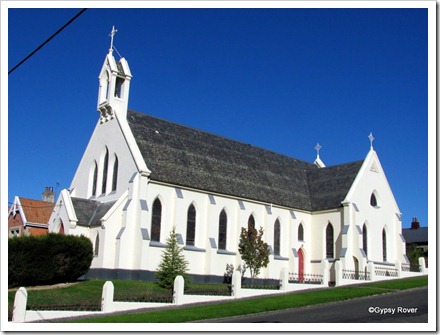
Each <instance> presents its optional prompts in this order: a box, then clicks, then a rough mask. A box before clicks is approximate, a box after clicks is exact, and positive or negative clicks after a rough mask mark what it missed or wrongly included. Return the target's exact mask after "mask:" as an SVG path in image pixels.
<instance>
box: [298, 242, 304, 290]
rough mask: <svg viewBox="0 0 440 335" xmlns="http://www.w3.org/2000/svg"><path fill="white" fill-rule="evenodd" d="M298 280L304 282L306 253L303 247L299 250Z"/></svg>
mask: <svg viewBox="0 0 440 335" xmlns="http://www.w3.org/2000/svg"><path fill="white" fill-rule="evenodd" d="M298 281H299V282H300V283H303V282H304V253H303V251H302V249H299V251H298Z"/></svg>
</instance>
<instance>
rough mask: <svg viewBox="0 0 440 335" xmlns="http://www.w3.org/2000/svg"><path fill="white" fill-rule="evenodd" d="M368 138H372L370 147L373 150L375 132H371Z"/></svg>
mask: <svg viewBox="0 0 440 335" xmlns="http://www.w3.org/2000/svg"><path fill="white" fill-rule="evenodd" d="M368 138H369V139H370V149H371V150H373V141H374V137H373V133H371V132H370V135H368Z"/></svg>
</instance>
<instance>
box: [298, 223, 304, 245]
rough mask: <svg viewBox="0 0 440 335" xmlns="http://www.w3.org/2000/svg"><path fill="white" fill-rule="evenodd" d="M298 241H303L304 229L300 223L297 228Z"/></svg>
mask: <svg viewBox="0 0 440 335" xmlns="http://www.w3.org/2000/svg"><path fill="white" fill-rule="evenodd" d="M298 241H304V227H303V225H302V223H300V224H299V227H298Z"/></svg>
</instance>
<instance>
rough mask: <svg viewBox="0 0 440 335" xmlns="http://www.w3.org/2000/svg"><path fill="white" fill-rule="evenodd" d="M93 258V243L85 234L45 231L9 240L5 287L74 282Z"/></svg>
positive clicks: (87, 267) (86, 269) (85, 270)
mask: <svg viewBox="0 0 440 335" xmlns="http://www.w3.org/2000/svg"><path fill="white" fill-rule="evenodd" d="M92 259H93V245H92V242H91V241H90V240H89V239H88V238H86V237H84V236H73V235H63V234H53V233H51V234H47V235H42V236H21V237H14V238H11V239H9V240H8V286H9V287H18V286H33V285H46V284H56V283H64V282H72V281H76V280H77V279H78V278H79V277H81V276H82V275H84V274H85V273H86V272H87V271H88V269H89V268H90V265H91V263H92Z"/></svg>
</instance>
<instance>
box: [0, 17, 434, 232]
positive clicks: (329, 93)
mask: <svg viewBox="0 0 440 335" xmlns="http://www.w3.org/2000/svg"><path fill="white" fill-rule="evenodd" d="M78 11H79V9H10V10H9V24H8V28H9V36H8V37H9V42H8V47H9V50H8V57H9V65H8V69H11V68H12V67H13V66H14V65H15V64H17V63H18V62H19V61H20V60H21V59H23V58H24V57H25V56H26V55H28V54H29V53H30V52H31V51H33V50H34V49H35V48H36V47H37V46H38V45H40V44H41V43H42V42H43V41H44V40H45V39H46V38H48V37H49V36H50V35H52V34H53V33H54V32H55V31H56V30H57V29H58V28H60V27H61V26H62V25H63V24H64V23H66V22H67V21H68V20H69V19H70V18H72V17H73V16H74V15H75V14H76V13H77V12H78ZM112 25H115V26H116V29H118V32H117V34H116V36H115V47H116V49H117V50H118V51H119V53H120V54H121V55H122V56H124V57H125V58H126V59H127V61H128V62H129V65H130V68H131V71H132V73H133V76H134V77H133V79H132V82H131V90H130V100H129V108H131V109H134V110H138V111H141V112H144V113H148V114H151V115H154V116H157V117H160V118H164V119H167V120H170V121H174V122H177V123H181V124H184V125H188V126H191V127H195V128H198V129H202V130H205V131H209V132H212V133H216V134H219V135H223V136H226V137H230V138H233V139H236V140H239V141H242V142H246V143H250V144H252V145H256V146H260V147H263V148H266V149H269V150H273V151H276V152H279V153H282V154H286V155H289V156H293V157H296V158H299V159H302V160H306V161H310V162H313V161H314V159H315V157H316V151H315V150H314V147H315V145H316V144H317V143H318V142H319V143H320V145H321V146H322V149H321V152H320V157H321V159H322V160H323V161H324V163H325V164H326V165H327V166H329V165H334V164H340V163H346V162H351V161H357V160H361V159H364V158H365V156H366V155H367V153H368V151H369V148H370V142H369V139H368V135H369V133H370V132H373V135H374V137H375V140H374V148H375V150H376V152H377V153H378V155H379V158H380V160H381V163H382V166H383V168H384V170H385V173H386V176H387V178H388V181H389V183H390V186H391V188H392V190H393V192H394V196H395V198H396V200H397V203H398V205H399V207H400V210H401V212H402V213H403V216H402V219H403V221H402V224H403V227H408V226H409V225H410V222H411V218H412V217H415V216H416V217H418V218H419V220H420V222H421V224H422V226H426V225H428V204H427V203H428V158H427V157H428V10H427V9H423V8H422V9H356V8H355V9H89V10H87V11H86V12H85V13H84V14H83V15H81V16H80V17H79V18H78V19H77V20H76V21H75V22H73V23H72V24H71V25H70V26H69V27H67V28H66V29H65V30H64V31H63V32H61V33H60V34H59V35H58V36H56V37H55V38H54V39H53V40H52V41H51V42H49V43H48V44H47V45H46V46H45V47H43V48H42V49H41V50H40V51H39V52H37V53H36V54H35V55H34V56H33V57H32V58H30V59H29V60H28V61H27V62H25V63H24V64H23V65H21V66H20V67H19V68H18V69H17V70H15V71H14V72H13V73H11V74H10V75H9V76H8V84H9V93H8V98H9V101H8V108H9V110H8V118H9V123H8V131H9V134H8V140H9V144H8V150H9V156H8V169H9V170H8V182H9V184H8V202H11V201H13V198H14V196H15V195H19V196H22V197H27V198H35V199H41V193H42V192H43V190H44V188H45V186H53V187H54V188H56V192H57V194H59V192H60V191H61V190H62V189H63V188H68V187H69V186H70V182H71V180H72V178H73V175H74V173H75V170H76V168H77V166H78V164H79V162H80V159H81V157H82V154H83V152H84V150H85V148H86V145H87V143H88V140H89V138H90V136H91V134H92V132H93V129H94V127H95V124H96V122H97V120H98V113H97V111H96V102H97V93H98V79H97V78H98V74H99V71H100V69H101V66H102V63H103V61H104V57H105V55H106V53H107V51H108V48H109V43H110V39H109V37H108V35H109V32H110V30H111V28H112ZM2 52H3V50H2ZM57 183H59V185H58V186H57Z"/></svg>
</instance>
